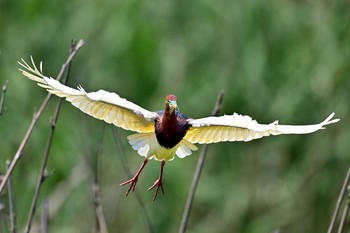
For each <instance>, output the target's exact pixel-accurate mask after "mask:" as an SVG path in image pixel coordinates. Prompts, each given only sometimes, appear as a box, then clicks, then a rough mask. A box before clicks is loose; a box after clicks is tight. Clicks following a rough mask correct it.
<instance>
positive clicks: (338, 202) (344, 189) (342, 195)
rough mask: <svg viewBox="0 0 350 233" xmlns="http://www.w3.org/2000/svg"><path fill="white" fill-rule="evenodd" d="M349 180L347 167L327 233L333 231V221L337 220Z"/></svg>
mask: <svg viewBox="0 0 350 233" xmlns="http://www.w3.org/2000/svg"><path fill="white" fill-rule="evenodd" d="M349 178H350V167H349V169H348V172H347V174H346V176H345V179H344V182H343V186H342V189H341V191H340V193H339V197H338V201H337V205H336V207H335V210H334V213H333V217H332V220H331V223H330V224H329V227H328V231H327V233H331V232H332V231H333V229H334V226H335V221H336V219H337V216H338V213H339V209H340V206H341V203H342V201H343V198H344V195H345V191H346V187H347V185H348V183H349Z"/></svg>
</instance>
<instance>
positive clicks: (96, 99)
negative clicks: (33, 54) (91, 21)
mask: <svg viewBox="0 0 350 233" xmlns="http://www.w3.org/2000/svg"><path fill="white" fill-rule="evenodd" d="M31 61H32V64H33V68H32V67H31V66H29V65H28V64H27V63H26V62H25V61H24V60H23V59H22V62H18V63H19V64H20V65H21V66H22V67H24V70H23V69H20V71H22V73H23V75H25V76H27V77H28V78H29V79H31V80H33V81H35V82H37V83H38V85H39V86H41V87H43V88H45V89H46V90H47V91H48V92H50V93H53V94H55V95H57V96H59V97H64V98H66V100H67V101H69V102H71V103H72V104H73V105H74V106H75V107H77V108H79V109H80V110H81V111H83V112H85V113H87V114H89V115H90V116H93V117H95V118H97V119H99V120H104V121H105V122H107V123H110V124H114V125H115V126H118V127H121V128H123V129H126V130H132V131H135V132H138V133H148V132H154V119H155V118H156V117H157V113H155V112H150V111H148V110H146V109H144V108H142V107H140V106H138V105H136V104H134V103H132V102H130V101H128V100H126V99H123V98H121V97H120V96H119V95H117V94H115V93H112V92H108V91H104V90H99V91H97V92H85V90H84V89H83V88H82V87H78V89H73V88H70V87H67V86H65V85H63V84H61V83H60V82H58V81H57V80H55V79H53V78H48V77H45V76H44V75H43V72H42V63H40V70H38V69H37V67H36V66H35V64H34V61H33V59H32V58H31Z"/></svg>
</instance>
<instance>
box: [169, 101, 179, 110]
mask: <svg viewBox="0 0 350 233" xmlns="http://www.w3.org/2000/svg"><path fill="white" fill-rule="evenodd" d="M169 107H170V109H172V110H176V109H178V107H177V103H176V100H170V101H169Z"/></svg>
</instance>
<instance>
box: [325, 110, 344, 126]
mask: <svg viewBox="0 0 350 233" xmlns="http://www.w3.org/2000/svg"><path fill="white" fill-rule="evenodd" d="M334 115H335V113H334V112H332V113H331V114H330V115H329V116H328V117H327V118H326V120H324V121H323V122H322V125H329V124H334V123H337V122H338V121H340V119H339V118H336V119H332V118H333V117H334Z"/></svg>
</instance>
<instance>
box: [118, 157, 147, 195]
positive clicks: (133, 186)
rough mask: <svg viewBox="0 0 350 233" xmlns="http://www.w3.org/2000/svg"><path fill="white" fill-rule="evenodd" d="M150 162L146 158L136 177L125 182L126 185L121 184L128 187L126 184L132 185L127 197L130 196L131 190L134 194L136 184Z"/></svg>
mask: <svg viewBox="0 0 350 233" xmlns="http://www.w3.org/2000/svg"><path fill="white" fill-rule="evenodd" d="M147 162H148V159H147V158H146V159H145V160H143V163H142V164H141V167H140V168H139V170H138V171H137V172H136V174H135V176H134V177H133V178H131V179H130V180H128V181H125V182H124V183H121V184H120V186H122V185H126V184H131V185H130V188H129V190H128V191H127V192H126V194H125V196H128V194H129V192H130V190H132V191H133V192H134V190H135V187H136V184H137V180H138V179H139V175H140V174H141V172H142V169H143V168H144V167H145V166H146V164H147Z"/></svg>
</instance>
